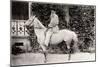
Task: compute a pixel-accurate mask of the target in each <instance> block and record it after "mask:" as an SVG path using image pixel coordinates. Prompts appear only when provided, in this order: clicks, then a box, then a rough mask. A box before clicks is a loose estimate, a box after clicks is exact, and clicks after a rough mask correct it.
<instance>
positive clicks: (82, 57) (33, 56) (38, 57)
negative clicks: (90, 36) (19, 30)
mask: <svg viewBox="0 0 100 67" xmlns="http://www.w3.org/2000/svg"><path fill="white" fill-rule="evenodd" d="M80 61H95V53H75V54H71V59H70V60H68V54H48V56H47V63H63V62H80ZM30 64H31V65H32V64H44V55H43V54H42V53H24V54H19V55H11V65H14V66H15V65H30Z"/></svg>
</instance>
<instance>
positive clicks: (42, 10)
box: [29, 3, 95, 49]
mask: <svg viewBox="0 0 100 67" xmlns="http://www.w3.org/2000/svg"><path fill="white" fill-rule="evenodd" d="M66 7H68V8H69V17H70V21H69V23H67V21H66V18H65V17H66V9H65V8H66ZM31 8H32V14H33V15H36V16H37V17H38V19H39V20H40V21H41V22H42V24H43V25H45V26H46V27H47V25H48V24H49V22H50V13H51V10H55V11H56V13H57V15H58V16H59V21H60V22H59V28H60V29H63V28H68V29H70V30H72V31H75V32H76V33H77V34H78V38H79V47H80V49H88V48H89V47H91V46H93V43H94V41H95V7H94V6H83V5H79V6H75V5H73V6H72V5H62V4H60V5H58V4H43V3H42V4H39V3H32V7H31ZM29 29H30V30H29V33H30V38H29V39H30V40H31V43H32V47H33V49H36V48H37V49H38V48H39V44H38V43H37V41H36V36H35V34H33V33H34V30H33V28H31V27H30V28H29ZM57 47H58V46H57ZM58 49H59V48H58Z"/></svg>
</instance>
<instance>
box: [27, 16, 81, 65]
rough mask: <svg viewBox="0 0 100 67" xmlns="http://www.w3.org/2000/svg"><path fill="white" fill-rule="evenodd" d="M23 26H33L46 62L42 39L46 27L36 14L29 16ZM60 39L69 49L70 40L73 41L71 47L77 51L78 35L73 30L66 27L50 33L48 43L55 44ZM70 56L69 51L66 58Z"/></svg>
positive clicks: (45, 49) (45, 50)
mask: <svg viewBox="0 0 100 67" xmlns="http://www.w3.org/2000/svg"><path fill="white" fill-rule="evenodd" d="M25 26H33V27H34V32H35V34H36V36H37V41H38V43H39V45H40V47H41V48H42V50H43V52H44V56H45V61H44V62H45V63H46V62H47V48H46V47H45V45H44V41H45V32H46V31H47V28H46V27H45V26H44V25H43V24H42V22H40V21H39V19H38V18H37V17H36V16H33V17H32V18H31V21H29V20H28V21H27V22H26V23H25ZM62 41H64V42H65V43H66V46H67V48H68V50H69V51H70V48H71V42H72V41H73V48H74V50H75V52H77V51H79V49H78V44H77V43H78V37H77V34H76V33H75V32H74V31H71V30H68V29H62V30H59V31H58V32H56V33H53V34H52V36H51V38H50V42H49V43H50V44H52V45H57V44H59V43H61V42H62ZM70 58H71V55H70V53H69V58H68V60H70Z"/></svg>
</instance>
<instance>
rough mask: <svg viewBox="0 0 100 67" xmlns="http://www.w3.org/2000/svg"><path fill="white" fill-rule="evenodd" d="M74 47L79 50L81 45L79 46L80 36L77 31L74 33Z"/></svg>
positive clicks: (76, 50)
mask: <svg viewBox="0 0 100 67" xmlns="http://www.w3.org/2000/svg"><path fill="white" fill-rule="evenodd" d="M73 41H74V43H73V48H74V51H75V52H79V47H78V36H77V34H76V33H74V34H73Z"/></svg>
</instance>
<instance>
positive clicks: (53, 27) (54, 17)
mask: <svg viewBox="0 0 100 67" xmlns="http://www.w3.org/2000/svg"><path fill="white" fill-rule="evenodd" d="M50 18H51V21H50V24H49V25H48V27H50V28H51V31H52V32H57V31H58V30H59V27H58V24H59V18H58V16H57V15H56V14H53V15H51V16H50Z"/></svg>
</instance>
